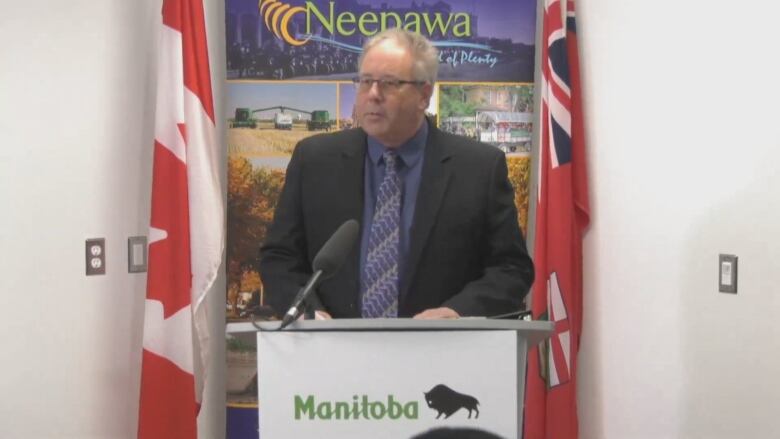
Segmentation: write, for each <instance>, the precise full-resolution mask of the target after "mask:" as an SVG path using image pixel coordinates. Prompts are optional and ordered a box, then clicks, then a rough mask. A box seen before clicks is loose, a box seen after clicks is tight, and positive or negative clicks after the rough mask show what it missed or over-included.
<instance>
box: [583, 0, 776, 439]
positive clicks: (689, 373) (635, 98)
mask: <svg viewBox="0 0 780 439" xmlns="http://www.w3.org/2000/svg"><path fill="white" fill-rule="evenodd" d="M577 7H578V10H579V21H578V31H579V36H580V44H581V51H582V57H583V69H584V74H583V77H584V78H583V79H584V84H585V85H584V88H585V102H586V104H587V124H588V127H589V133H588V140H589V147H590V150H589V157H588V158H589V160H590V162H589V171H590V182H591V197H592V226H591V228H590V231H589V232H588V234H587V237H586V241H585V254H584V257H585V277H586V279H585V290H586V297H585V305H584V306H585V316H584V318H585V327H584V330H583V338H582V344H581V347H580V349H581V350H580V357H579V358H580V374H579V380H580V381H579V391H580V396H579V404H580V419H581V432H582V434H581V437H582V438H584V439H591V438H593V439H595V438H615V439H617V438H620V439H623V438H708V439H716V438H724V439H725V438H729V439H731V438H768V437H777V435H778V434H779V433H778V432H780V421H778V413H780V381H778V379H777V371H780V329H778V327H779V326H778V325H777V324H776V321H777V319H778V317H777V316H778V312H780V295H779V294H778V292H779V291H778V289H779V287H778V285H780V270H778V265H780V264H778V262H779V261H780V250H778V246H780V201H778V195H780V173H779V172H778V164H777V163H778V162H780V137H778V135H777V134H776V129H777V126H778V121H777V119H778V117H779V116H780V111H778V109H777V103H778V101H780V83H779V82H778V78H780V61H778V60H779V58H778V56H777V55H776V53H777V44H778V42H780V37H778V35H777V33H776V32H775V29H776V21H777V16H778V15H780V6H778V4H777V3H775V2H772V1H769V0H759V1H755V2H750V3H739V2H711V1H702V0H693V1H690V0H689V1H673V0H656V1H652V2H648V1H614V0H611V1H610V0H581V1H579V2H578V4H577ZM718 253H733V254H736V255H738V256H739V264H740V265H739V293H738V294H737V295H736V296H734V295H728V294H723V293H718V286H717V261H718Z"/></svg>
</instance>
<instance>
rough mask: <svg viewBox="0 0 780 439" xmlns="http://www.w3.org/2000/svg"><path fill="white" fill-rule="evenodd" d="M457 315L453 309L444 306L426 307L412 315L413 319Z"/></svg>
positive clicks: (445, 317) (444, 317)
mask: <svg viewBox="0 0 780 439" xmlns="http://www.w3.org/2000/svg"><path fill="white" fill-rule="evenodd" d="M458 317H460V314H458V313H457V312H455V310H454V309H452V308H446V307H442V308H431V309H426V310H425V311H423V312H421V313H420V314H417V315H416V316H414V318H415V319H457V318H458Z"/></svg>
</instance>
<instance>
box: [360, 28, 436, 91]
mask: <svg viewBox="0 0 780 439" xmlns="http://www.w3.org/2000/svg"><path fill="white" fill-rule="evenodd" d="M388 40H390V41H393V42H395V43H397V44H398V45H399V46H401V47H403V48H405V49H408V50H409V52H410V53H411V54H412V59H413V60H414V64H413V65H412V74H413V75H414V80H415V81H425V82H427V83H429V84H433V83H434V82H436V78H437V76H438V74H439V51H438V50H437V49H436V47H434V45H433V44H431V42H430V41H429V40H428V39H427V38H425V37H424V36H422V35H420V34H417V33H414V32H410V31H408V30H406V29H402V28H400V27H393V28H390V29H386V30H384V31H382V32H380V33H378V34H376V35H374V36H373V37H371V38H370V39H368V40H366V42H365V44H363V53H362V54H360V58H359V59H358V66H362V65H363V57H365V56H366V53H368V51H369V50H371V49H372V48H374V46H376V45H378V44H379V43H381V42H383V41H388Z"/></svg>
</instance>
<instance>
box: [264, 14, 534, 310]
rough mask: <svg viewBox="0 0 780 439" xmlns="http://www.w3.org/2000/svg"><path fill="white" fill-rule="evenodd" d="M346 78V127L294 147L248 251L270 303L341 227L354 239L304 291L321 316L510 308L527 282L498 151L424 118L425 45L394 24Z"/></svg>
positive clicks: (434, 60)
mask: <svg viewBox="0 0 780 439" xmlns="http://www.w3.org/2000/svg"><path fill="white" fill-rule="evenodd" d="M359 65H360V72H359V76H358V77H357V78H356V79H355V84H356V87H357V98H356V102H355V114H356V115H357V116H356V117H357V122H358V124H359V126H360V128H359V129H352V130H346V131H342V132H340V133H335V134H324V135H318V136H313V137H310V138H307V139H305V140H303V141H301V142H300V143H299V144H298V145H297V146H296V148H295V151H294V152H293V156H292V158H291V160H290V164H289V167H288V169H287V179H286V182H285V187H284V189H283V190H282V194H281V196H280V199H279V203H278V205H277V208H276V214H275V218H274V222H273V224H272V226H271V227H270V229H269V231H268V236H267V239H266V241H265V243H264V245H263V246H262V248H261V266H260V268H261V276H262V279H263V284H264V286H265V289H266V291H267V294H266V297H268V298H269V300H268V301H269V304H270V305H271V306H273V307H274V308H275V309H276V310H277V311H278V312H279V313H280V314H281V313H284V312H285V311H286V309H287V307H289V306H290V303H291V301H292V300H293V297H294V295H295V293H296V291H297V290H298V289H299V288H300V286H301V285H303V284H304V283H305V282H306V280H307V278H308V277H309V276H310V275H311V262H312V260H313V258H314V256H315V255H316V254H317V252H318V251H319V249H320V248H321V247H322V246H323V244H324V243H325V242H326V241H327V240H328V238H329V237H330V236H331V234H332V233H333V232H334V231H335V230H336V229H337V228H338V227H339V226H340V225H341V224H342V223H344V222H345V221H347V220H349V219H356V220H358V221H359V222H360V223H361V233H360V237H361V239H360V243H359V244H358V245H355V248H354V250H353V252H352V253H351V255H350V256H349V258H348V259H347V262H346V263H345V264H344V266H343V267H342V269H341V270H340V271H339V272H338V273H337V274H336V275H335V276H333V277H332V278H331V279H328V280H325V281H323V282H322V284H320V286H319V287H318V289H317V294H316V295H315V296H314V297H313V300H312V304H313V306H314V307H315V308H316V309H317V311H318V314H319V315H320V316H322V317H324V318H329V317H331V316H332V317H334V318H346V317H351V318H355V317H361V316H362V317H416V318H457V317H459V316H465V315H474V316H476V315H482V316H489V315H495V314H500V313H506V312H512V311H515V310H518V309H519V308H520V304H521V301H522V298H523V296H524V295H525V294H526V293H527V292H528V289H529V288H530V286H531V283H532V281H533V264H532V262H531V259H530V258H529V257H528V253H527V251H526V248H525V243H524V241H523V238H522V235H521V233H520V228H519V226H518V223H517V211H516V209H515V206H514V196H513V191H512V187H511V185H510V183H509V180H508V178H507V167H506V158H505V156H504V154H503V153H501V152H500V151H499V150H498V149H497V148H494V147H491V146H489V145H484V144H480V143H477V142H474V141H472V140H469V139H466V138H463V137H458V136H454V135H451V134H447V133H444V132H442V131H440V130H438V129H437V128H436V127H434V126H433V125H432V124H431V123H430V122H429V121H428V120H427V119H426V118H425V109H426V108H427V107H428V104H429V102H430V98H431V95H432V93H433V84H434V82H435V81H436V74H437V71H438V55H437V52H436V49H435V48H434V47H433V46H432V45H431V44H430V42H429V41H427V40H426V39H425V38H424V37H421V36H419V35H417V34H413V33H410V32H408V31H405V30H400V29H390V30H387V31H384V32H382V33H380V34H378V35H376V36H375V37H374V38H372V39H371V40H369V41H368V42H367V43H366V44H365V46H364V48H363V55H362V57H361V60H360V63H359Z"/></svg>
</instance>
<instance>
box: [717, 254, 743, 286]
mask: <svg viewBox="0 0 780 439" xmlns="http://www.w3.org/2000/svg"><path fill="white" fill-rule="evenodd" d="M738 261H739V258H737V256H736V255H724V254H721V255H720V256H719V257H718V291H720V292H721V293H733V294H737V262H738Z"/></svg>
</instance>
